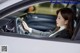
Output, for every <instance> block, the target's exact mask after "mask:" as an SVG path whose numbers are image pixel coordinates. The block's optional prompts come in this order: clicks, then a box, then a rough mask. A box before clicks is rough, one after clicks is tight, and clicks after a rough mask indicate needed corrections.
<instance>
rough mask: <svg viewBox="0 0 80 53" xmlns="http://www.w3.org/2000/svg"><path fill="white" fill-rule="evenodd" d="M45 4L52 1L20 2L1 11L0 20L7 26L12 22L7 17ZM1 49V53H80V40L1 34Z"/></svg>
mask: <svg viewBox="0 0 80 53" xmlns="http://www.w3.org/2000/svg"><path fill="white" fill-rule="evenodd" d="M9 2H10V1H9ZM9 2H7V3H9ZM12 2H13V0H12ZM44 2H51V1H50V0H35V1H34V0H19V1H17V2H16V3H14V4H12V5H9V6H6V7H4V8H2V9H0V18H1V19H3V22H4V21H6V22H4V23H5V24H6V23H7V22H9V21H10V19H6V17H7V16H10V15H11V16H12V15H13V16H14V15H16V16H17V14H19V13H20V12H22V11H21V10H23V9H26V8H28V7H29V6H31V5H34V4H39V3H44ZM1 6H3V4H1ZM52 6H53V5H52ZM51 8H52V7H51ZM17 12H19V13H17ZM43 13H44V12H43ZM54 14H55V13H54ZM13 16H12V17H13ZM12 17H11V18H12ZM4 18H5V19H4ZM3 22H2V23H3ZM78 26H79V25H78ZM77 28H79V27H77ZM77 31H78V29H77ZM76 34H77V33H76ZM78 35H79V33H78ZM78 37H79V36H78ZM0 49H1V50H0V52H1V53H80V50H79V49H80V40H79V39H78V40H77V39H75V40H74V39H73V40H70V39H62V38H55V39H47V38H36V37H33V36H27V35H24V34H17V33H11V32H0Z"/></svg>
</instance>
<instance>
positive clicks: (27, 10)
mask: <svg viewBox="0 0 80 53" xmlns="http://www.w3.org/2000/svg"><path fill="white" fill-rule="evenodd" d="M32 7H33V8H34V9H33V11H35V10H36V7H35V6H32ZM28 12H29V8H27V9H26V10H25V11H24V13H28Z"/></svg>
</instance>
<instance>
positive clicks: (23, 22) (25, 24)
mask: <svg viewBox="0 0 80 53" xmlns="http://www.w3.org/2000/svg"><path fill="white" fill-rule="evenodd" d="M22 26H23V28H24V29H25V30H26V31H29V26H28V25H27V23H26V22H25V21H22Z"/></svg>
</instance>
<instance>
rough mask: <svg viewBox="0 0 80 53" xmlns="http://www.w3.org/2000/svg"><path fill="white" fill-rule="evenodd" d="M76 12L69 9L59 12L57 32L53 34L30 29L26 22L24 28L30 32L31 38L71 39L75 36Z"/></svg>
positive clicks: (23, 23)
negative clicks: (74, 22)
mask: <svg viewBox="0 0 80 53" xmlns="http://www.w3.org/2000/svg"><path fill="white" fill-rule="evenodd" d="M74 17H75V16H74V12H73V11H72V10H71V9H69V8H62V9H59V10H58V11H57V19H56V26H57V27H56V30H55V31H53V33H51V32H42V31H39V30H35V29H32V28H30V27H29V26H28V25H27V24H26V23H25V22H24V21H23V22H22V25H23V28H24V29H25V30H26V31H29V35H30V36H35V37H42V38H44V37H48V38H54V37H56V38H57V37H58V38H66V39H70V38H71V37H72V35H73V31H74V27H73V19H74Z"/></svg>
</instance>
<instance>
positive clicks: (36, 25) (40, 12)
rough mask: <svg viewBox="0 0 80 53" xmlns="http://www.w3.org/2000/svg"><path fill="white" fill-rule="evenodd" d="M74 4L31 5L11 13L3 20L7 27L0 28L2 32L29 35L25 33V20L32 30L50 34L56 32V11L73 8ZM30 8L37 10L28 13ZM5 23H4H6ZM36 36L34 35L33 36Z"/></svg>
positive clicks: (48, 3) (45, 3)
mask: <svg viewBox="0 0 80 53" xmlns="http://www.w3.org/2000/svg"><path fill="white" fill-rule="evenodd" d="M73 5H74V4H67V3H58V4H55V3H51V2H48V1H47V2H42V3H36V4H32V5H29V6H27V7H21V8H22V9H21V10H19V11H16V12H15V13H11V14H10V15H8V16H6V17H5V18H6V19H3V20H4V21H5V22H6V21H8V22H6V25H5V24H4V25H2V26H0V28H1V29H0V31H2V32H7V33H16V34H20V35H24V36H25V35H26V36H27V34H28V31H25V30H24V28H23V26H22V23H21V19H23V20H24V21H25V22H26V23H27V24H28V25H29V27H30V28H33V29H36V30H39V31H41V32H50V31H54V30H55V28H56V18H57V15H56V11H57V10H58V9H60V8H65V7H67V8H71V9H72V6H73ZM30 6H34V7H35V10H34V11H32V12H28V11H27V9H28V8H29V7H30ZM74 7H75V6H74ZM5 22H3V23H5ZM33 36H34V34H33Z"/></svg>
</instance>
